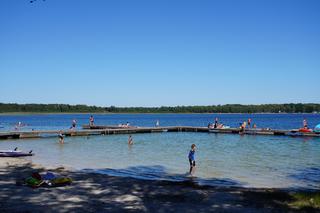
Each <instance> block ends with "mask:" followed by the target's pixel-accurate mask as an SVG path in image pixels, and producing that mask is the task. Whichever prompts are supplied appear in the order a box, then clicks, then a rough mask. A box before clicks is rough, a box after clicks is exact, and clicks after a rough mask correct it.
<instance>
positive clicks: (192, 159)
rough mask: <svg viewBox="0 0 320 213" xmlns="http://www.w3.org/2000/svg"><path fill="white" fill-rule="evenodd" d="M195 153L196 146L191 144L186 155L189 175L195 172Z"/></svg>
mask: <svg viewBox="0 0 320 213" xmlns="http://www.w3.org/2000/svg"><path fill="white" fill-rule="evenodd" d="M195 152H196V145H195V144H192V145H191V150H190V152H189V155H188V159H189V164H190V170H189V173H190V175H192V174H194V172H195V167H196V159H195Z"/></svg>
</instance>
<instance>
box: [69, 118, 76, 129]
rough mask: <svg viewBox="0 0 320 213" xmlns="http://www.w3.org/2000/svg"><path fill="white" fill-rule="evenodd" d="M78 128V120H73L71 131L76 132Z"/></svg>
mask: <svg viewBox="0 0 320 213" xmlns="http://www.w3.org/2000/svg"><path fill="white" fill-rule="evenodd" d="M76 126H77V120H76V119H73V120H72V124H71V127H70V129H72V130H74V129H75V128H76Z"/></svg>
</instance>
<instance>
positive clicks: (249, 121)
mask: <svg viewBox="0 0 320 213" xmlns="http://www.w3.org/2000/svg"><path fill="white" fill-rule="evenodd" d="M248 127H249V128H250V127H251V118H249V119H248Z"/></svg>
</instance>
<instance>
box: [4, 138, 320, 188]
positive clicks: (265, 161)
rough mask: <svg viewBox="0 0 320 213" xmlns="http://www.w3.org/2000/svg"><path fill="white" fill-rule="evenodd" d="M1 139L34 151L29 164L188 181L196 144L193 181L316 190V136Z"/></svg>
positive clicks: (319, 161)
mask: <svg viewBox="0 0 320 213" xmlns="http://www.w3.org/2000/svg"><path fill="white" fill-rule="evenodd" d="M133 139H134V144H133V145H132V146H129V147H128V135H109V136H91V137H67V138H65V143H64V144H62V145H61V144H59V143H58V139H57V138H48V139H36V140H10V141H0V147H1V149H10V148H12V147H13V148H14V147H19V148H20V149H23V150H30V149H32V150H34V152H35V154H36V155H35V156H34V157H32V159H33V162H35V163H41V164H43V165H45V166H61V165H63V166H66V167H72V168H75V169H80V170H83V169H85V170H86V171H95V172H99V173H106V174H111V175H121V176H130V177H138V178H144V179H153V180H154V179H164V180H173V181H181V180H186V179H187V180H188V178H189V177H188V176H187V175H186V173H187V171H188V170H189V162H188V159H187V156H188V152H189V149H190V145H191V144H193V143H195V144H196V145H197V147H198V149H197V151H196V165H197V170H196V174H195V175H196V178H195V181H198V182H200V183H205V184H211V185H229V186H239V185H241V186H245V187H277V188H309V189H320V186H319V185H320V184H319V180H320V171H319V170H320V169H319V168H320V155H319V153H320V139H319V138H312V139H309V140H304V139H302V138H292V137H285V136H254V135H252V136H251V135H245V136H242V137H240V136H239V135H228V134H213V133H211V134H210V133H185V132H181V133H152V134H135V135H133Z"/></svg>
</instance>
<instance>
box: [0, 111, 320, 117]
mask: <svg viewBox="0 0 320 213" xmlns="http://www.w3.org/2000/svg"><path fill="white" fill-rule="evenodd" d="M77 114H78V115H91V114H92V115H139V114H141V115H144V114H145V115H161V114H163V115H164V114H168V115H172V114H181V115H184V114H187V115H188V114H189V115H193V114H194V115H228V114H230V115H320V113H307V112H305V113H302V112H301V113H289V112H288V113H285V112H281V113H273V112H257V113H241V112H238V113H236V112H235V113H233V112H232V113H220V112H200V113H194V112H158V113H156V112H137V113H133V112H119V113H114V112H3V113H2V112H1V113H0V116H2V115H77Z"/></svg>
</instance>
